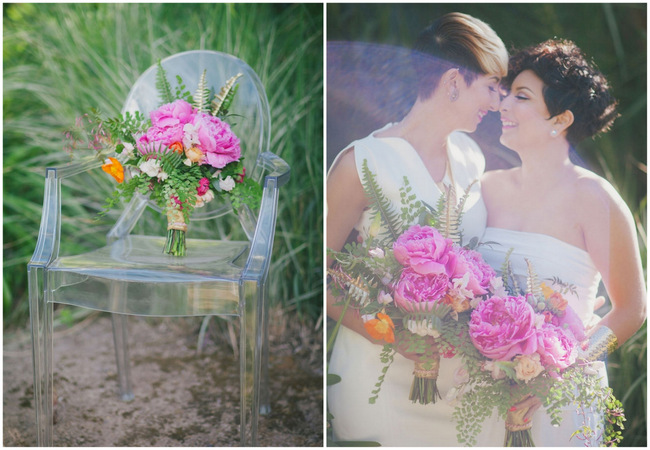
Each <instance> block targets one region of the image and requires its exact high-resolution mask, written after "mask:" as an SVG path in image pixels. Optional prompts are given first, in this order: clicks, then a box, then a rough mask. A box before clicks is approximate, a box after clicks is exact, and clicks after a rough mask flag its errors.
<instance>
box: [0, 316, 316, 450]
mask: <svg viewBox="0 0 650 450" xmlns="http://www.w3.org/2000/svg"><path fill="white" fill-rule="evenodd" d="M287 316H288V314H287V313H282V312H280V311H273V312H272V313H271V320H270V335H271V337H270V339H271V341H270V383H271V387H270V392H271V409H272V410H271V413H270V414H269V415H267V416H262V417H260V424H259V437H258V439H259V442H258V445H260V446H268V447H296V446H300V447H309V446H318V447H320V446H322V445H323V339H322V327H319V326H316V327H315V326H313V325H310V326H307V325H304V324H297V323H295V321H294V320H291V319H290V317H287ZM200 324H201V318H174V319H151V318H147V319H145V318H136V317H132V318H129V344H130V352H131V374H132V379H133V390H134V394H135V399H134V400H133V401H131V402H123V401H121V400H120V399H119V398H118V397H117V374H116V367H115V357H114V352H113V339H112V327H111V320H110V317H109V316H108V315H105V314H98V313H94V314H93V315H91V316H88V317H87V318H86V319H84V320H83V321H81V322H79V323H77V324H75V325H72V326H71V327H65V328H62V329H59V330H55V337H54V373H55V375H54V386H55V390H56V391H57V394H58V403H57V407H56V414H57V423H56V424H55V425H54V445H55V446H84V447H86V446H120V447H123V446H152V447H153V446H155V447H174V446H183V447H190V446H201V447H228V446H237V445H239V382H238V380H239V376H238V364H237V363H236V362H235V359H234V352H233V349H232V347H231V346H230V345H229V338H228V336H229V332H228V327H227V326H226V324H225V322H223V321H219V320H217V319H214V318H213V319H212V320H211V322H210V326H209V327H208V333H206V336H207V337H206V338H205V339H204V340H203V346H202V349H203V350H202V353H201V354H200V355H198V354H197V351H196V348H197V343H198V335H199V328H200ZM32 386H33V380H32V363H31V341H30V335H29V333H28V330H21V331H18V332H14V333H11V334H9V335H8V334H5V336H4V342H3V389H4V390H3V392H4V395H3V444H4V445H5V446H12V447H15V446H20V447H22V446H35V445H36V438H35V429H34V427H35V425H34V422H35V418H34V408H33V403H34V401H33V387H32Z"/></svg>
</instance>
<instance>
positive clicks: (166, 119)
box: [138, 100, 195, 154]
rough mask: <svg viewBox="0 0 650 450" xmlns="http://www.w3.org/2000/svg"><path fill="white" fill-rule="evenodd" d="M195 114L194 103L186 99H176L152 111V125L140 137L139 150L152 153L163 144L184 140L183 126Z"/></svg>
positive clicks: (167, 144)
mask: <svg viewBox="0 0 650 450" xmlns="http://www.w3.org/2000/svg"><path fill="white" fill-rule="evenodd" d="M194 116H195V114H194V112H193V110H192V105H190V104H189V103H187V102H186V101H185V100H176V101H175V102H173V103H167V104H164V105H162V106H161V107H160V108H158V109H157V110H155V111H152V112H151V114H150V117H151V127H150V128H149V129H148V130H147V132H146V134H144V135H143V136H141V137H140V138H139V139H138V150H140V153H142V154H147V153H152V150H155V151H157V150H158V148H159V147H160V145H161V144H162V145H163V146H165V147H168V146H170V145H172V144H175V143H177V142H182V141H183V127H184V126H185V124H186V123H189V122H191V121H192V120H193V119H194ZM152 147H153V149H152ZM166 151H167V150H166Z"/></svg>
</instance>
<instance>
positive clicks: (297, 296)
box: [3, 3, 323, 332]
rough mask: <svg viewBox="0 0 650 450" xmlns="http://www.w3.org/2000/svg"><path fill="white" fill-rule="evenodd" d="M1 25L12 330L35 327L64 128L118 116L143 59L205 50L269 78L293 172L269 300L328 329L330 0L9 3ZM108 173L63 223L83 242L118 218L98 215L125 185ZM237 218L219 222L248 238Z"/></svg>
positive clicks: (278, 144)
mask: <svg viewBox="0 0 650 450" xmlns="http://www.w3.org/2000/svg"><path fill="white" fill-rule="evenodd" d="M3 26H4V36H3V38H4V46H3V64H4V79H3V109H4V116H3V124H4V135H3V156H4V167H3V175H4V180H3V190H4V192H3V194H4V195H3V207H4V222H3V233H4V239H3V252H4V261H3V275H4V276H3V314H4V328H5V330H7V329H11V328H12V327H25V326H26V324H28V314H29V312H28V303H27V278H26V264H27V262H28V260H29V258H30V256H31V254H32V252H33V250H34V246H35V243H36V237H37V233H38V227H39V223H40V215H41V206H42V199H43V185H44V183H43V181H44V178H43V175H44V173H45V167H46V166H47V165H55V164H60V163H64V162H66V161H67V160H69V158H70V156H69V155H68V154H67V153H66V152H64V151H63V144H64V141H63V132H64V130H65V129H66V128H69V127H71V126H72V125H73V124H74V123H75V118H76V117H78V116H80V115H82V114H83V113H86V112H88V111H89V110H90V109H91V108H99V109H100V110H101V111H102V112H103V113H105V114H106V115H107V116H109V117H110V116H114V115H116V114H117V113H119V111H120V109H121V107H122V103H123V101H124V99H125V98H126V95H127V93H128V91H129V89H130V87H131V85H132V84H133V82H134V81H135V80H136V78H137V77H138V76H139V75H140V74H141V73H142V72H143V71H144V70H146V69H147V68H148V67H149V66H151V65H152V64H155V63H156V61H157V60H158V59H163V58H165V57H167V56H169V55H172V54H174V53H177V52H182V51H186V50H193V49H210V50H218V51H222V52H225V53H231V54H234V55H236V56H238V57H239V58H240V59H243V60H244V61H246V62H247V63H248V64H249V65H250V66H251V67H252V68H253V70H255V71H256V72H257V74H258V75H259V77H260V79H261V80H262V83H263V84H264V86H265V88H266V92H267V96H268V98H269V103H270V109H271V121H272V129H271V149H270V150H271V151H272V152H274V153H276V154H278V155H279V156H281V157H282V158H284V159H285V160H286V161H287V162H288V163H289V164H290V166H291V170H292V173H291V180H290V182H289V183H288V185H287V186H286V187H285V188H283V190H282V191H281V194H280V206H279V208H280V209H279V213H278V220H277V228H276V230H277V231H276V238H275V246H274V254H273V265H272V267H271V272H270V276H269V279H270V292H271V295H270V297H271V301H272V302H273V305H277V306H281V307H282V309H283V310H284V311H286V312H287V313H289V314H291V317H298V318H299V319H300V320H304V321H305V322H307V323H310V324H311V326H316V328H318V327H319V324H320V322H321V315H322V278H323V277H322V241H323V237H322V230H323V226H322V211H323V200H322V172H323V167H322V160H323V158H322V154H323V150H322V149H323V131H322V130H323V106H322V105H323V6H322V5H313V4H309V5H307V4H292V5H282V4H259V5H257V4H251V5H248V4H38V5H35V4H28V3H25V4H19V3H16V4H6V3H5V4H4V5H3ZM193 89H194V88H193V87H190V90H193ZM78 153H83V152H78ZM86 154H90V153H86ZM77 156H79V157H80V156H84V154H79V155H76V156H75V157H77ZM97 178H98V180H96V186H99V187H103V188H104V189H101V188H100V189H95V188H93V189H92V190H89V189H86V192H84V193H83V194H84V201H83V203H81V202H80V205H79V207H78V208H76V209H75V210H74V211H70V214H72V213H74V214H75V217H76V218H75V220H74V221H66V222H65V223H64V231H63V232H64V233H67V234H69V235H74V236H75V237H76V241H77V242H75V245H79V246H80V248H81V249H83V248H85V247H87V248H92V247H94V246H96V245H98V244H101V243H103V242H104V239H105V237H104V236H105V233H106V231H108V229H109V227H110V225H111V223H112V222H111V221H112V220H114V216H113V215H110V216H108V217H107V218H105V219H99V220H98V217H97V213H98V212H99V211H101V209H102V205H103V204H104V202H105V199H106V198H107V197H108V195H109V194H110V192H111V190H112V189H113V186H112V183H110V180H109V182H108V183H106V182H105V177H104V176H103V174H102V172H101V171H99V172H98V173H97ZM233 219H234V220H225V221H220V223H219V225H218V226H219V230H218V233H219V234H220V235H221V236H222V237H232V238H235V239H238V238H242V235H240V234H238V231H237V227H236V226H232V225H233V224H235V223H236V218H234V216H233ZM201 223H202V222H196V223H192V227H199V226H201ZM163 225H164V224H163ZM163 231H164V230H163ZM190 237H191V236H190ZM67 314H69V313H67V312H65V313H64V315H63V319H64V320H65V319H66V318H69V317H68V316H67ZM58 318H61V317H58ZM320 330H321V332H322V328H320Z"/></svg>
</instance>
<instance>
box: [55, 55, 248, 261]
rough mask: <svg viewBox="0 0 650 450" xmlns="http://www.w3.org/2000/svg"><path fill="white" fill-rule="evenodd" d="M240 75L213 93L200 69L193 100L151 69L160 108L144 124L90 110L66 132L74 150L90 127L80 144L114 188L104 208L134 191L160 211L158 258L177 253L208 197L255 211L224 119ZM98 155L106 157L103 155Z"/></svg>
mask: <svg viewBox="0 0 650 450" xmlns="http://www.w3.org/2000/svg"><path fill="white" fill-rule="evenodd" d="M240 76H241V74H237V75H236V76H233V77H232V78H231V79H229V80H228V81H227V82H226V83H225V84H224V86H223V87H222V88H221V90H220V91H219V93H218V94H216V95H213V93H212V91H211V90H210V89H209V87H208V86H207V85H206V81H205V77H206V72H205V71H204V72H203V75H202V76H201V79H200V81H199V83H198V88H197V90H196V93H195V94H194V96H192V95H191V94H190V93H189V92H188V91H186V89H185V85H184V84H183V80H182V79H181V78H180V77H177V78H178V87H177V88H176V89H175V90H174V93H172V87H171V85H170V83H169V82H168V80H167V77H166V73H165V70H164V69H163V68H162V66H161V65H160V63H159V64H158V72H157V76H156V80H157V82H156V87H157V89H158V91H159V94H160V96H161V98H162V101H163V104H162V105H161V106H160V107H159V108H158V109H156V110H154V111H152V112H151V113H150V119H146V118H145V117H144V116H143V115H142V114H141V113H140V112H136V113H135V114H133V115H132V114H130V113H128V112H127V113H126V114H125V115H119V116H118V117H116V118H111V119H106V118H104V117H103V116H102V115H101V114H100V113H99V112H98V111H92V112H91V114H88V115H86V116H85V119H80V120H78V121H77V127H76V128H75V129H73V130H70V131H69V132H68V133H66V137H67V138H68V139H69V140H70V142H71V143H72V144H71V145H70V148H76V145H77V142H78V141H79V140H80V136H84V132H85V130H86V127H92V131H91V132H90V136H91V137H90V139H88V144H89V146H90V147H91V148H93V149H94V150H96V151H97V152H98V154H99V155H100V156H101V157H103V158H106V160H105V164H104V165H103V166H102V169H103V170H104V171H105V172H107V173H108V174H110V175H111V176H113V178H115V180H116V181H117V183H118V187H117V190H116V191H115V192H114V194H113V196H112V197H111V198H109V200H108V202H107V205H106V209H110V208H111V207H113V206H115V205H116V204H118V203H119V200H120V198H121V197H124V198H125V199H127V200H128V199H130V198H131V197H132V196H133V194H134V193H136V192H139V193H141V194H143V195H148V196H150V199H151V200H152V201H154V202H155V203H156V204H157V205H158V206H159V207H160V208H161V209H163V210H164V211H165V212H166V215H167V230H168V231H167V241H166V243H165V247H164V252H165V253H167V254H169V255H175V256H184V255H185V252H186V242H185V235H186V232H187V225H188V223H189V221H190V215H191V213H192V211H193V210H194V209H195V208H200V207H203V206H204V205H205V204H206V203H208V202H210V201H212V200H213V199H214V198H215V196H222V197H224V198H227V199H228V200H230V202H231V203H232V205H233V208H235V209H237V208H239V207H240V206H241V205H242V204H247V205H249V206H251V207H253V208H256V207H257V206H258V205H259V201H260V198H261V188H260V186H259V184H258V183H256V182H255V181H253V180H251V179H250V178H248V177H246V168H245V167H244V165H243V158H242V156H241V148H240V142H239V139H238V138H237V136H236V135H235V134H234V133H233V132H232V130H231V128H230V125H229V124H228V123H227V122H226V121H225V120H226V118H227V117H229V108H230V105H231V103H232V101H233V99H234V97H235V95H236V92H237V88H238V84H237V80H238V78H239V77H240ZM104 149H108V150H109V151H110V152H111V153H112V155H110V156H106V155H105V154H104V153H103V152H102V150H104Z"/></svg>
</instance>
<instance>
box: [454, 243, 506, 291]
mask: <svg viewBox="0 0 650 450" xmlns="http://www.w3.org/2000/svg"><path fill="white" fill-rule="evenodd" d="M457 252H458V254H459V258H458V262H457V265H456V273H455V274H454V276H459V277H462V276H463V275H464V274H465V272H469V274H470V277H469V283H467V289H469V290H470V291H472V292H473V293H474V294H475V295H483V294H487V292H488V290H489V288H490V282H491V281H492V279H493V278H495V277H496V275H497V274H496V272H495V271H494V269H492V267H490V266H489V265H488V264H487V263H486V262H485V261H484V260H483V257H482V256H481V254H480V253H478V252H476V251H474V250H470V249H466V248H462V247H461V248H458V250H457Z"/></svg>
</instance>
